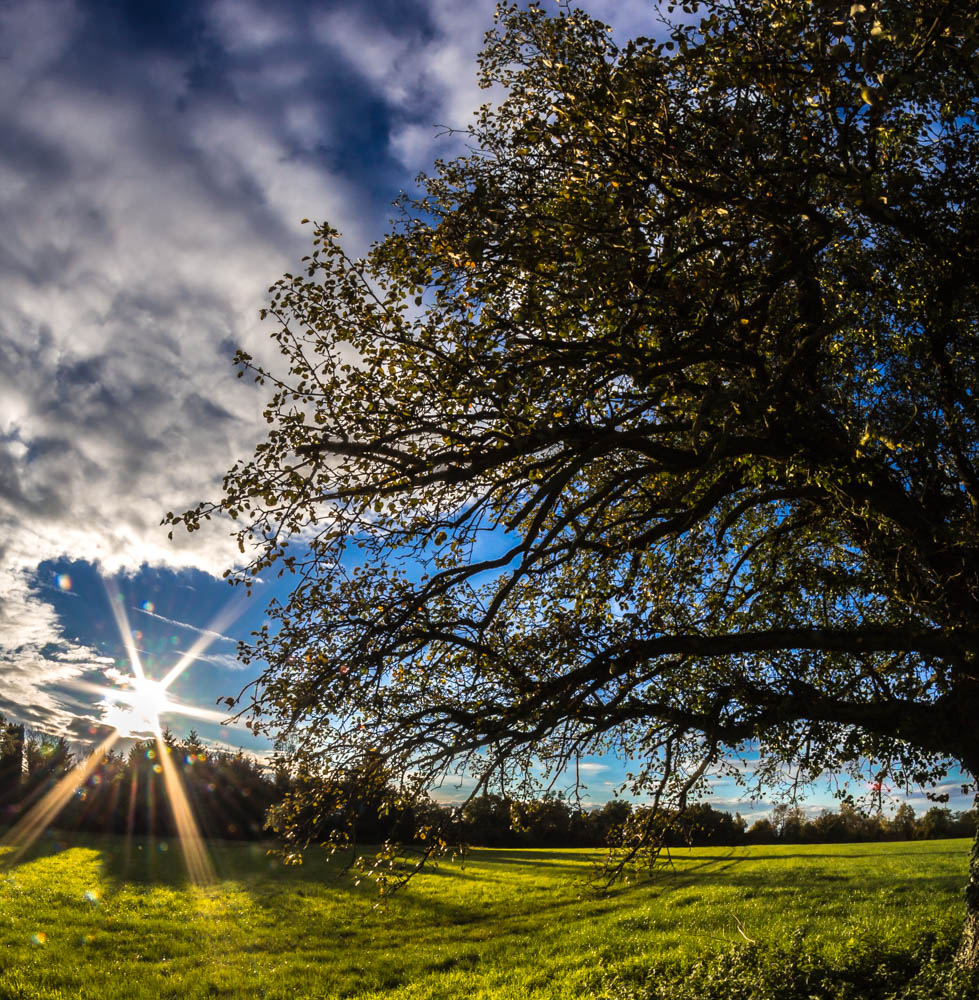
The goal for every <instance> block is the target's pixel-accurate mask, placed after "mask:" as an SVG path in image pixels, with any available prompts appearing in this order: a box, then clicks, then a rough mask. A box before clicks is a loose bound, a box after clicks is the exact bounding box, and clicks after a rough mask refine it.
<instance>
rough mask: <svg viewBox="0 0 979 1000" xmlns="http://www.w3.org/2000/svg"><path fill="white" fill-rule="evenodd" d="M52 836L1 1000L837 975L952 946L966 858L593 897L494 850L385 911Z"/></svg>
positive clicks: (10, 873) (862, 854)
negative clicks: (726, 959) (938, 944)
mask: <svg viewBox="0 0 979 1000" xmlns="http://www.w3.org/2000/svg"><path fill="white" fill-rule="evenodd" d="M159 847H160V845H154V844H153V843H152V842H133V843H131V844H127V842H126V841H125V840H124V839H122V838H104V839H95V838H82V837H75V838H69V839H59V838H57V837H55V836H49V837H47V838H46V839H44V840H42V842H41V843H40V844H39V845H38V846H37V847H36V849H35V850H34V852H33V854H32V855H31V856H29V857H28V858H27V859H25V860H24V861H22V862H21V863H20V864H19V865H17V866H16V867H14V868H8V869H4V870H0V998H3V1000H6V998H24V1000H27V998H38V1000H40V998H44V1000H54V998H59V1000H60V998H66V1000H67V998H74V997H93V998H95V997H98V998H105V1000H112V998H119V1000H123V998H125V1000H137V998H147V1000H150V998H153V1000H156V998H165V997H173V998H181V1000H185V998H186V1000H194V998H204V997H225V998H230V997H235V998H237V997H241V998H270V1000H271V998H282V1000H299V998H307V997H308V998H314V997H316V998H331V1000H332V998H334V997H357V998H361V1000H377V998H381V997H383V998H387V1000H394V998H399V1000H408V998H411V1000H436V998H438V1000H451V998H466V1000H481V998H493V1000H511V998H512V1000H517V998H520V1000H524V998H559V997H560V998H567V997H578V996H589V995H597V996H602V995H605V994H606V992H607V991H611V992H612V993H614V992H615V991H616V990H619V989H621V988H622V986H623V984H625V986H628V984H630V983H641V982H643V980H644V978H645V974H646V971H647V969H648V968H649V966H650V965H651V964H653V965H656V967H657V968H658V969H661V970H662V969H667V970H669V969H671V968H672V969H676V970H679V969H680V968H688V967H689V966H690V965H691V964H692V963H694V962H695V961H696V960H697V959H698V958H701V957H704V956H709V955H712V954H716V953H717V952H719V951H722V950H724V949H726V948H729V947H730V946H731V945H732V944H735V943H737V942H741V941H743V937H742V935H741V933H740V931H739V929H738V924H739V922H740V926H741V928H743V931H744V934H746V935H747V936H748V937H750V938H753V939H754V940H756V941H758V942H760V943H762V944H763V945H778V944H780V943H782V942H788V941H790V940H791V939H792V937H793V934H794V933H795V932H796V930H797V929H798V928H802V929H803V930H804V932H805V934H806V940H807V943H808V944H807V947H811V948H813V949H815V950H816V951H818V952H819V953H820V954H821V955H823V956H825V957H827V958H828V959H829V960H835V959H838V958H840V957H843V958H845V956H846V954H847V952H848V950H852V949H859V948H861V947H863V945H864V943H865V942H867V941H871V940H872V941H875V942H880V943H882V944H883V945H885V946H886V947H889V948H898V949H900V948H904V947H911V946H912V944H913V942H914V941H915V940H917V939H918V938H920V935H921V932H922V930H923V929H927V930H929V931H931V932H934V933H935V934H936V935H938V936H939V937H940V938H941V937H944V938H945V939H947V940H949V941H951V940H954V937H955V936H956V933H957V928H958V926H959V923H960V921H961V917H962V896H961V891H962V886H963V884H964V881H965V877H966V868H967V857H968V848H969V844H968V842H967V841H965V840H960V841H932V842H924V843H901V844H864V845H842V846H825V845H819V846H808V847H788V846H786V847H755V848H701V849H694V850H689V851H677V852H674V864H675V868H674V870H673V871H672V872H670V873H668V874H664V875H661V876H659V877H658V878H657V879H655V880H653V881H645V882H641V883H638V884H633V885H628V886H624V887H621V888H619V889H617V890H615V891H614V892H613V893H612V894H611V895H609V896H605V897H602V896H596V895H595V894H593V893H592V892H591V891H590V890H589V889H588V888H587V886H586V885H585V884H584V883H585V880H586V879H587V877H588V875H589V874H590V872H591V871H592V866H593V864H594V862H595V861H596V860H597V859H598V857H599V854H600V852H588V851H576V850H567V851H537V850H523V851H518V850H499V851H491V850H482V851H477V852H475V854H474V856H473V857H472V858H471V859H470V860H469V861H468V862H467V863H466V866H465V868H464V869H462V868H461V867H460V866H459V865H458V864H451V863H443V864H441V865H440V867H439V868H438V870H437V871H432V872H431V873H428V874H425V875H424V876H422V877H420V878H419V879H417V881H416V882H415V883H413V885H412V887H411V888H410V889H409V890H408V891H407V892H406V893H404V894H401V895H398V896H395V897H394V898H393V899H391V900H390V901H388V902H387V903H386V904H385V906H384V907H382V908H378V907H376V906H375V904H376V903H377V896H376V890H375V889H374V888H373V887H372V886H370V885H368V884H366V883H365V884H363V885H361V886H359V887H357V886H354V885H353V884H352V883H351V882H350V881H349V880H347V879H341V880H340V881H337V880H336V879H335V875H336V870H335V869H331V867H330V866H329V865H328V864H326V863H324V862H323V861H313V862H311V863H309V862H308V863H307V864H306V865H304V866H302V867H301V868H284V867H282V866H281V865H279V864H278V863H276V862H275V861H274V860H273V859H270V858H269V857H267V856H266V854H265V850H264V848H263V847H259V846H256V845H239V844H230V843H212V844H211V845H210V848H211V854H212V858H213V861H214V864H215V868H216V869H217V871H218V873H219V881H218V882H217V883H216V884H215V885H213V886H210V887H208V888H204V889H200V888H195V887H193V886H190V885H188V884H187V882H186V880H185V879H184V877H183V874H182V871H181V863H180V857H179V851H178V850H177V847H176V845H175V844H170V845H167V847H168V850H166V851H165V852H164V851H161V850H160V849H159Z"/></svg>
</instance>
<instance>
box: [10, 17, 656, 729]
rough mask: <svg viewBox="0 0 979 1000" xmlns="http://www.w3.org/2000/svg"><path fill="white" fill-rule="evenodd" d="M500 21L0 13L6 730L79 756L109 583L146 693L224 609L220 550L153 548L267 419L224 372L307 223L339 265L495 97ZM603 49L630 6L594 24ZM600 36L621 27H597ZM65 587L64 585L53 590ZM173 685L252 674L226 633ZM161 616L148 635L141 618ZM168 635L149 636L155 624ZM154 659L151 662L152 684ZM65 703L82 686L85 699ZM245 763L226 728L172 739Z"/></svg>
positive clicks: (175, 721)
mask: <svg viewBox="0 0 979 1000" xmlns="http://www.w3.org/2000/svg"><path fill="white" fill-rule="evenodd" d="M493 8H494V4H493V2H492V0H467V2H466V3H460V2H458V0H416V2H405V0H370V2H366V3H365V2H363V0H361V2H354V0H332V2H328V0H311V2H280V3H277V4H275V5H265V4H260V3H254V2H251V0H193V2H187V3H180V2H168V3H166V4H146V3H142V2H125V0H123V2H119V0H115V2H111V3H110V2H97V0H89V2H83V0H75V2H73V0H5V2H4V3H3V5H2V6H0V118H2V121H0V231H2V232H3V234H4V238H3V240H2V241H0V301H2V308H0V713H3V714H4V715H5V716H6V717H7V718H11V719H17V720H20V721H24V722H27V723H28V724H30V725H32V726H34V727H36V728H38V729H41V730H44V731H48V732H52V733H62V734H65V735H67V736H69V737H71V738H72V739H76V740H85V739H89V738H91V737H92V735H93V727H94V728H97V726H98V724H99V722H100V719H101V713H100V710H99V708H98V704H97V699H93V696H92V695H91V692H86V690H85V689H84V684H86V683H89V684H90V683H94V682H99V683H104V682H105V671H106V669H112V668H113V665H114V664H117V663H118V662H119V661H120V660H122V659H124V658H125V656H126V654H125V650H124V648H123V645H122V642H121V639H120V636H119V634H118V628H117V626H116V622H115V619H114V617H113V615H112V614H111V612H110V608H109V603H108V597H107V595H106V591H105V588H104V586H103V584H102V580H101V578H102V576H106V577H109V578H111V579H115V580H117V581H118V585H119V588H120V593H121V594H122V595H123V604H124V605H125V610H126V613H127V615H128V618H129V622H130V626H131V630H132V631H133V632H138V633H139V634H140V636H141V638H139V639H137V641H136V644H137V647H138V648H139V649H140V650H142V651H143V652H142V654H141V655H142V656H143V658H144V659H145V660H146V665H147V670H148V672H149V673H151V674H154V673H156V675H157V676H159V674H160V673H161V672H164V671H165V670H166V668H167V667H168V665H169V664H170V663H172V662H173V661H174V660H175V659H176V658H177V657H178V656H179V653H180V652H181V651H182V650H186V649H187V648H189V645H190V644H191V643H192V641H193V640H194V638H195V636H197V635H198V634H199V633H196V632H195V631H194V630H195V629H201V628H203V627H206V626H207V625H208V623H209V622H210V621H211V620H212V618H213V617H214V615H215V614H217V613H218V611H219V610H220V608H221V607H223V605H224V604H225V603H227V602H228V601H229V600H231V599H232V598H233V597H234V596H235V595H234V594H233V592H232V591H231V589H230V588H228V587H227V585H226V584H224V583H223V582H222V581H221V574H222V573H223V571H224V570H225V569H226V568H227V567H228V566H229V565H230V564H231V563H232V562H233V561H234V560H235V558H236V557H237V556H238V553H237V549H236V547H235V545H234V543H233V542H232V541H231V539H230V538H229V537H228V536H227V534H226V533H225V532H224V531H221V530H218V531H212V532H210V533H208V532H200V533H197V534H195V535H194V536H191V537H180V536H179V535H178V536H177V537H176V538H175V540H174V541H173V542H170V541H168V540H167V531H166V529H165V528H163V527H161V526H160V520H161V517H162V515H163V514H164V513H165V512H166V511H167V510H171V509H173V510H177V509H183V508H185V507H187V506H191V505H193V504H195V503H196V502H197V501H198V500H200V499H202V498H206V497H214V496H216V495H218V494H219V492H220V488H219V487H220V478H221V475H222V474H223V472H224V471H225V470H226V469H227V468H228V467H229V466H230V465H231V463H232V462H233V461H234V460H235V459H236V458H238V457H242V456H244V455H247V454H249V453H250V452H251V450H252V448H253V447H254V445H255V443H256V442H257V440H259V438H260V436H261V434H262V431H263V427H264V422H263V421H262V420H261V417H260V411H261V406H262V402H263V399H262V395H261V392H260V390H257V389H256V388H254V387H253V386H250V385H248V384H247V383H245V382H242V381H239V380H238V379H236V378H235V377H234V371H233V369H232V366H231V357H232V355H233V353H234V350H235V348H236V347H244V348H245V349H247V350H248V351H249V352H250V353H252V354H253V355H255V356H256V357H258V358H262V357H269V356H270V355H271V352H272V348H271V346H270V345H269V344H268V342H267V341H268V334H267V332H266V331H265V330H263V329H262V327H261V324H260V323H259V320H258V312H259V309H260V308H261V306H262V305H263V304H264V300H265V295H266V290H267V288H268V286H269V284H270V283H271V282H272V281H274V280H275V279H276V278H277V277H278V276H279V275H280V274H281V273H282V272H284V271H285V270H288V269H290V268H294V267H295V264H296V262H297V261H298V259H299V258H300V257H301V256H302V255H303V254H304V253H305V252H306V251H307V249H308V243H309V239H310V231H309V229H308V228H304V227H303V226H301V225H300V220H301V219H302V218H304V217H309V218H313V219H318V220H329V221H330V222H331V223H332V224H333V225H335V226H337V227H338V228H339V229H341V230H342V231H343V233H344V236H345V240H346V243H347V245H348V247H349V248H350V249H351V250H352V251H354V252H359V251H361V250H363V249H364V248H366V246H367V245H368V244H369V243H370V241H371V240H372V239H375V238H377V237H379V236H381V235H382V234H383V232H384V230H385V228H386V224H387V219H388V217H389V216H390V214H391V211H392V208H391V203H392V201H393V200H394V199H395V197H396V196H397V195H398V193H399V192H400V191H401V190H403V189H410V188H411V186H412V183H413V178H414V177H415V176H416V174H417V173H418V171H419V170H421V169H423V168H425V167H426V166H428V165H429V164H430V163H431V161H432V160H433V158H434V157H435V156H437V155H443V156H444V155H450V154H451V153H452V152H453V149H454V148H458V146H457V147H453V145H452V144H453V143H456V144H458V143H459V142H460V140H459V139H458V138H451V137H450V138H446V137H443V138H442V139H439V138H438V137H437V136H438V132H439V131H440V128H442V127H444V126H452V127H454V128H463V127H465V126H466V124H467V123H468V121H469V118H470V116H471V114H472V111H473V110H475V108H476V107H477V106H478V105H479V104H480V103H481V102H482V101H484V100H485V99H486V97H487V95H486V94H485V93H484V92H482V91H480V90H479V89H478V87H477V85H476V63H475V56H476V53H477V52H478V50H479V48H480V45H481V42H482V38H483V34H484V32H485V31H486V30H487V29H488V28H489V27H490V26H491V24H492V16H493ZM592 10H593V12H594V13H596V14H597V15H598V16H602V17H605V18H606V19H609V20H614V23H615V25H616V30H617V31H619V32H620V33H621V34H622V35H623V36H628V35H631V34H634V33H637V32H639V31H646V32H647V33H648V32H649V31H650V30H651V29H652V27H653V26H654V25H653V21H652V16H651V8H650V7H649V6H648V5H647V4H645V3H643V2H635V3H621V2H619V3H611V2H596V3H595V4H594V6H593V7H592ZM612 15H614V17H613V16H612ZM69 581H70V582H69ZM273 591H274V587H273V586H271V585H265V586H260V587H259V588H258V592H257V593H256V596H255V597H254V598H253V599H252V601H251V603H250V605H249V606H248V607H247V608H245V610H244V612H243V613H242V614H241V616H240V617H239V618H238V619H237V621H235V622H234V623H233V624H229V625H227V626H226V630H225V633H224V635H225V638H219V639H215V640H214V641H213V642H212V644H211V645H210V647H209V648H208V649H207V651H206V654H205V657H204V658H202V659H200V660H199V661H198V663H196V664H195V666H194V667H192V668H191V669H190V670H188V671H187V672H186V673H185V674H184V675H183V676H182V677H181V678H180V680H179V681H178V682H177V683H176V684H175V687H174V690H175V692H176V693H177V694H179V696H180V697H181V698H183V699H184V700H186V701H193V702H194V703H196V704H199V705H207V706H213V705H214V702H215V699H216V698H217V697H219V696H221V695H227V694H235V693H237V692H238V690H240V688H241V687H242V685H243V684H245V683H247V682H248V680H250V679H251V676H252V675H251V674H249V673H248V672H247V671H244V670H242V669H241V667H240V665H239V664H237V663H236V662H235V660H234V656H233V654H234V648H235V647H234V642H233V640H234V639H235V638H237V637H240V636H244V635H247V633H248V631H249V630H250V629H252V628H254V627H256V626H257V625H259V624H260V623H261V621H262V617H263V608H264V605H265V603H266V602H267V600H268V598H269V597H270V596H271V594H272V592H273ZM148 606H152V607H153V608H154V609H155V612H154V614H156V615H157V617H153V616H152V615H151V614H147V613H146V610H145V609H146V607H148ZM164 619H167V620H166V621H165V620H164ZM168 658H169V662H168ZM80 685H81V686H80ZM167 721H169V722H170V723H171V724H172V725H173V728H174V730H175V731H177V732H178V733H181V732H186V730H187V729H188V728H189V726H190V725H194V726H195V727H196V728H198V729H199V730H202V731H204V730H206V735H207V736H208V737H209V738H211V739H213V740H216V741H217V740H226V741H228V742H231V743H241V744H244V745H246V746H250V747H254V748H256V749H260V746H258V745H257V744H256V743H255V741H254V740H250V739H249V738H248V734H247V732H245V731H244V730H243V729H240V730H239V729H234V728H230V729H228V728H225V729H222V728H221V727H219V726H216V725H212V724H210V723H206V722H201V721H200V720H193V721H188V720H186V719H182V718H179V717H173V718H172V719H168V720H167Z"/></svg>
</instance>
